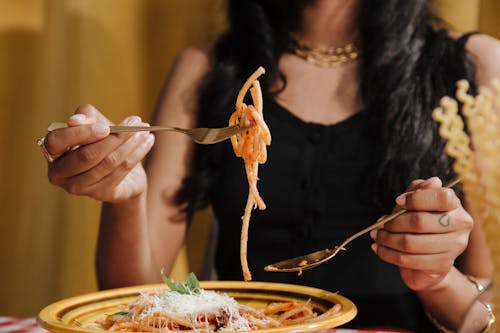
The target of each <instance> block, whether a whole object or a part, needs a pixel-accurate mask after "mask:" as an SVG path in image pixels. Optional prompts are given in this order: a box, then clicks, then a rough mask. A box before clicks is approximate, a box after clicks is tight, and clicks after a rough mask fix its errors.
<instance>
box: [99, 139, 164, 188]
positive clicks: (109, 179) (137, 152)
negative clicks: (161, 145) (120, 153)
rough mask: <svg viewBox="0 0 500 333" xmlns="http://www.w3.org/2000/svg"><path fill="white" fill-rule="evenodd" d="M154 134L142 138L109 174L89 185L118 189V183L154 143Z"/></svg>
mask: <svg viewBox="0 0 500 333" xmlns="http://www.w3.org/2000/svg"><path fill="white" fill-rule="evenodd" d="M154 141H155V140H154V135H153V134H149V135H148V136H147V137H146V139H145V140H142V141H141V142H140V143H139V145H138V146H137V147H136V149H134V150H133V151H132V153H131V154H129V155H128V156H127V157H126V160H125V161H124V162H123V163H121V164H120V165H119V167H118V168H116V169H115V170H114V171H113V172H112V173H111V174H109V175H108V176H106V177H104V178H103V179H102V180H101V181H99V182H98V183H96V184H94V185H92V186H91V189H90V190H92V189H93V188H97V187H99V188H115V189H117V190H119V184H120V183H121V182H122V181H123V179H124V178H125V177H126V176H127V175H128V174H129V173H130V171H131V170H132V169H133V168H134V167H136V166H137V164H138V163H140V162H141V160H142V159H143V158H144V157H145V156H146V154H147V153H148V152H149V151H150V150H151V148H152V147H153V144H154Z"/></svg>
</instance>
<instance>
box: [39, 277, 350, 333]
mask: <svg viewBox="0 0 500 333" xmlns="http://www.w3.org/2000/svg"><path fill="white" fill-rule="evenodd" d="M200 286H201V287H202V288H203V289H206V290H215V291H220V292H225V293H227V294H228V295H229V296H231V297H234V298H235V299H236V300H237V301H238V302H240V303H242V304H246V305H250V306H252V307H254V308H257V309H258V308H263V307H264V306H265V305H266V304H267V303H269V302H278V301H290V300H300V301H307V300H309V302H310V304H311V305H312V306H313V308H314V310H315V311H316V312H318V315H320V314H321V313H323V312H324V311H326V310H327V309H329V308H331V307H332V306H333V305H335V304H337V303H340V305H341V306H342V310H341V311H340V312H338V313H335V314H327V315H325V316H318V318H314V319H312V320H310V321H308V322H307V323H302V324H297V325H290V326H283V327H277V328H268V329H261V330H255V331H251V332H254V333H278V332H297V333H298V332H312V331H318V330H321V329H326V328H332V327H336V326H339V325H342V324H344V323H347V322H348V321H350V320H352V319H353V318H354V317H355V316H356V314H357V309H356V306H355V305H354V303H353V302H351V301H350V300H349V299H347V298H345V297H343V296H341V295H339V294H337V293H332V292H328V291H325V290H321V289H317V288H312V287H305V286H299V285H292V284H283V283H269V282H243V281H204V282H200ZM164 288H167V287H166V285H165V284H150V285H142V286H133V287H125V288H118V289H110V290H104V291H99V292H94V293H90V294H85V295H81V296H76V297H71V298H67V299H64V300H62V301H59V302H56V303H53V304H51V305H49V306H47V307H45V308H44V309H43V310H42V311H40V313H39V314H38V317H37V321H38V323H39V324H40V326H42V327H43V328H44V329H46V330H48V331H50V332H55V333H70V332H86V333H91V332H93V333H96V332H100V333H102V332H104V331H103V330H95V329H90V328H83V327H81V326H82V324H85V323H88V322H93V321H95V319H96V318H97V317H99V316H101V315H103V314H112V313H115V312H117V311H119V308H118V306H119V305H121V304H126V303H128V302H130V301H131V300H133V299H134V298H135V297H137V296H138V294H139V292H140V291H145V290H151V289H164Z"/></svg>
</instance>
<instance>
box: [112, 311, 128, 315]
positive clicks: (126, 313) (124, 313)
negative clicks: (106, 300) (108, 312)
mask: <svg viewBox="0 0 500 333" xmlns="http://www.w3.org/2000/svg"><path fill="white" fill-rule="evenodd" d="M126 315H128V312H126V311H118V312H116V313H113V314H112V316H126Z"/></svg>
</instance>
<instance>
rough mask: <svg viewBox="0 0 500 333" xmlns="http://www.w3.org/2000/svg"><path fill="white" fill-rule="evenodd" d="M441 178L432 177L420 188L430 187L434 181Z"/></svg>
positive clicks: (421, 184) (422, 183)
mask: <svg viewBox="0 0 500 333" xmlns="http://www.w3.org/2000/svg"><path fill="white" fill-rule="evenodd" d="M438 179H439V178H438V177H431V178H428V179H426V180H424V181H423V182H421V183H420V186H424V187H425V186H428V185H430V184H432V183H433V182H434V181H436V180H438Z"/></svg>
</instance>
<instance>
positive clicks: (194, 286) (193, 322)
mask: <svg viewBox="0 0 500 333" xmlns="http://www.w3.org/2000/svg"><path fill="white" fill-rule="evenodd" d="M163 277H164V280H166V282H168V285H169V287H170V289H159V290H152V291H144V292H141V293H140V294H139V296H137V298H135V299H134V300H132V301H131V302H129V303H128V304H125V305H122V306H121V307H120V311H119V312H116V313H114V314H108V315H104V316H102V317H100V318H98V319H97V320H96V321H95V322H92V323H87V324H85V327H86V328H92V329H99V330H108V331H128V332H187V331H191V332H203V333H211V332H217V331H221V332H222V331H250V330H257V329H263V328H272V327H281V326H287V325H294V324H300V323H304V322H307V321H308V320H312V319H315V318H316V319H317V318H318V317H319V316H318V315H317V313H316V312H315V311H314V310H313V308H312V306H311V305H310V304H309V302H302V301H297V300H293V301H287V302H273V303H269V304H268V305H267V306H266V307H265V308H264V309H254V308H252V307H250V306H247V305H243V304H240V303H238V302H237V301H236V300H235V299H234V298H232V297H230V296H229V295H227V294H226V293H222V292H217V291H213V290H204V289H201V288H200V287H199V284H198V281H197V280H196V277H194V274H193V273H190V275H189V276H188V281H187V283H186V284H180V283H177V282H172V281H170V280H168V278H166V277H165V276H163ZM340 310H341V306H340V304H335V305H334V306H333V307H332V308H331V309H329V310H328V311H326V312H325V313H323V314H322V315H320V316H324V315H331V314H335V313H338V312H340Z"/></svg>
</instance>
